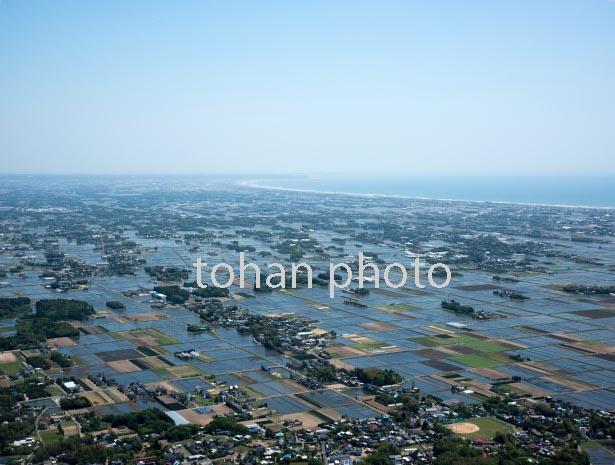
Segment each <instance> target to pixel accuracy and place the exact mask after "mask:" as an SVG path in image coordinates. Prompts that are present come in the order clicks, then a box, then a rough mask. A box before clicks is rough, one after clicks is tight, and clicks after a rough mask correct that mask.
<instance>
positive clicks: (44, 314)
mask: <svg viewBox="0 0 615 465" xmlns="http://www.w3.org/2000/svg"><path fill="white" fill-rule="evenodd" d="M18 299H20V300H14V299H6V300H5V301H4V303H3V305H4V306H5V307H4V308H9V309H12V310H16V309H18V308H20V309H21V310H20V311H23V312H25V313H23V314H22V315H20V316H19V317H18V318H17V324H16V335H14V336H7V337H3V338H0V350H14V349H30V348H33V347H37V346H38V345H39V344H40V343H41V342H44V341H45V340H46V339H48V338H54V337H77V336H79V331H78V330H77V329H75V328H74V327H72V326H71V325H70V324H68V323H66V321H65V320H79V321H82V320H84V319H86V318H89V317H90V316H92V315H94V314H95V313H96V311H95V310H94V308H93V307H92V306H91V305H90V304H88V303H87V302H83V301H81V300H67V299H44V300H39V301H38V302H36V313H34V314H33V313H31V309H30V306H29V303H30V299H28V298H25V297H21V298H18Z"/></svg>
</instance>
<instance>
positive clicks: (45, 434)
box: [41, 428, 62, 444]
mask: <svg viewBox="0 0 615 465" xmlns="http://www.w3.org/2000/svg"><path fill="white" fill-rule="evenodd" d="M41 438H42V439H43V442H44V443H45V444H51V443H54V442H58V441H59V440H60V439H61V438H62V436H60V434H59V433H58V430H57V428H54V429H48V430H45V431H41Z"/></svg>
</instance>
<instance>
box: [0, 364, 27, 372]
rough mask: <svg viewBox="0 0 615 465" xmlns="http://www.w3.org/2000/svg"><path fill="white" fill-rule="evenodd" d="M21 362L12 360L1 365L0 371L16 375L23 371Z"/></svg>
mask: <svg viewBox="0 0 615 465" xmlns="http://www.w3.org/2000/svg"><path fill="white" fill-rule="evenodd" d="M21 368H22V367H21V362H11V363H5V364H4V365H0V371H1V372H2V373H3V374H5V375H14V374H17V373H19V372H20V371H21Z"/></svg>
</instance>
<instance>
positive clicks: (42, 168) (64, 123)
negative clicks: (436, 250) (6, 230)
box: [0, 0, 615, 175]
mask: <svg viewBox="0 0 615 465" xmlns="http://www.w3.org/2000/svg"><path fill="white" fill-rule="evenodd" d="M614 121H615V1H611V0H578V1H566V0H564V1H550V0H527V1H526V0H515V1H507V0H502V1H499V0H498V1H496V0H491V1H465V2H464V1H459V0H457V1H427V0H425V1H412V0H404V1H371V2H370V1H361V0H355V1H350V0H347V1H340V0H323V1H316V0H313V1H304V2H299V1H267V0H258V1H257V0H251V1H231V0H229V1H223V0H219V1H205V0H203V1H195V2H189V1H177V2H171V1H154V0H148V1H131V2H126V1H99V2H93V1H92V2H90V1H87V2H82V1H72V2H69V1H55V0H53V1H52V0H48V1H21V0H3V1H1V3H0V162H1V165H0V172H5V173H21V172H23V173H193V174H195V173H234V172H240V173H312V172H321V173H322V172H335V173H340V172H341V173H358V174H366V173H369V174H382V175H386V174H396V175H406V174H407V175H412V174H420V173H443V174H468V173H471V174H487V173H493V172H502V171H505V172H507V173H513V174H526V173H532V174H536V173H550V174H553V173H555V174H557V173H590V174H591V173H602V174H605V173H612V174H615V135H614V134H615V130H614V126H615V124H614V123H613V122H614Z"/></svg>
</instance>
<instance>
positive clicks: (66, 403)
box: [60, 396, 92, 410]
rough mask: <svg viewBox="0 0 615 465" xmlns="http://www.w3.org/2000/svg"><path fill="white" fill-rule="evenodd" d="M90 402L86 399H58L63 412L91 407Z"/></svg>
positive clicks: (78, 397)
mask: <svg viewBox="0 0 615 465" xmlns="http://www.w3.org/2000/svg"><path fill="white" fill-rule="evenodd" d="M91 406H92V402H90V400H89V399H88V398H86V397H81V396H75V397H64V398H62V399H60V407H62V408H63V409H64V410H75V409H79V408H87V407H91Z"/></svg>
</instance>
